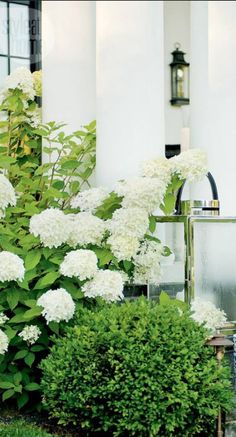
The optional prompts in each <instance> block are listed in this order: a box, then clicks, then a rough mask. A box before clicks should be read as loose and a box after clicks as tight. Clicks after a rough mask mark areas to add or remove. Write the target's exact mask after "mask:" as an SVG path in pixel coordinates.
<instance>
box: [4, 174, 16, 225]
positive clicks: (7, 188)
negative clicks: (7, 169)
mask: <svg viewBox="0 0 236 437" xmlns="http://www.w3.org/2000/svg"><path fill="white" fill-rule="evenodd" d="M9 205H11V206H15V205H16V195H15V191H14V188H13V186H12V184H11V183H10V182H9V180H8V179H7V178H6V177H5V176H4V175H3V174H0V218H2V217H4V216H5V209H6V208H7V207H8V206H9Z"/></svg>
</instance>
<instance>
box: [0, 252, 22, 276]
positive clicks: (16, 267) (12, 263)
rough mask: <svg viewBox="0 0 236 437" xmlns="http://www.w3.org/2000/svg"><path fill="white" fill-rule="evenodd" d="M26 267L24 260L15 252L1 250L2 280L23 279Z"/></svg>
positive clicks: (0, 271)
mask: <svg viewBox="0 0 236 437" xmlns="http://www.w3.org/2000/svg"><path fill="white" fill-rule="evenodd" d="M24 275H25V268H24V262H23V260H22V259H21V258H20V257H19V256H18V255H15V254H14V253H11V252H7V251H6V250H3V251H2V252H0V282H5V281H23V279H24Z"/></svg>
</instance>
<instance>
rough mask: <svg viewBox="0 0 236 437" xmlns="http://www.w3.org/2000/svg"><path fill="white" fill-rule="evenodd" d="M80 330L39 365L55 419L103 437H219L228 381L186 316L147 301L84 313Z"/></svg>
mask: <svg viewBox="0 0 236 437" xmlns="http://www.w3.org/2000/svg"><path fill="white" fill-rule="evenodd" d="M77 323H78V325H77V326H75V327H70V328H68V329H67V333H66V335H65V337H64V338H61V339H57V340H56V344H55V345H54V346H53V348H52V350H51V354H50V355H49V356H48V357H47V358H46V359H45V360H44V361H43V362H42V365H41V366H42V370H43V379H42V382H41V386H42V390H43V402H44V405H45V406H46V408H47V409H48V411H49V414H50V416H51V417H54V418H56V419H57V420H58V422H59V423H60V424H64V425H66V424H74V425H76V426H77V427H78V426H80V427H81V428H83V429H85V430H88V431H89V432H90V433H92V432H94V431H95V432H102V434H99V435H112V436H125V437H127V436H137V437H148V436H149V437H152V436H161V437H172V436H173V437H177V436H178V437H180V436H181V437H187V436H189V437H194V436H201V437H203V436H207V437H210V436H212V435H214V425H215V419H216V417H217V414H218V407H219V405H221V406H222V407H223V409H227V408H228V407H229V406H230V399H231V397H232V395H231V388H230V381H229V374H228V371H227V369H225V368H221V369H219V368H218V367H217V364H216V360H215V358H214V356H213V351H212V349H211V348H209V347H207V346H205V340H206V334H207V332H206V330H205V329H204V328H203V327H200V326H198V325H197V324H196V323H195V322H194V321H193V320H192V319H191V318H190V317H189V314H188V312H187V311H185V310H183V311H180V310H179V308H178V307H177V306H176V305H170V304H163V305H157V304H154V303H152V302H150V301H147V300H144V299H142V298H141V299H139V300H137V301H132V302H126V303H124V304H122V305H110V306H106V307H104V308H102V309H101V310H100V311H99V312H91V311H89V310H85V309H84V310H83V312H82V311H81V313H80V314H78V318H77ZM89 435H91V434H89Z"/></svg>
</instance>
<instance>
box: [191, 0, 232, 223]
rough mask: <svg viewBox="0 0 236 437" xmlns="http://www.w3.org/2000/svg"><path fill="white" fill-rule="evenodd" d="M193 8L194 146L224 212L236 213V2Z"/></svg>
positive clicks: (195, 2)
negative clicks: (204, 155) (203, 154)
mask: <svg viewBox="0 0 236 437" xmlns="http://www.w3.org/2000/svg"><path fill="white" fill-rule="evenodd" d="M191 6H192V52H191V54H192V62H191V72H192V77H191V83H192V92H191V111H192V114H191V141H192V146H194V147H204V148H205V149H206V150H207V152H208V157H209V169H210V171H211V172H212V174H213V176H214V177H215V179H216V182H217V185H218V188H219V195H220V200H221V205H222V208H221V212H222V214H224V215H235V214H236V196H235V194H234V191H235V188H234V187H235V179H236V178H235V162H236V146H235V144H236V122H235V101H236V86H235V71H236V50H235V41H236V3H235V2H231V1H210V2H204V1H203V2H198V1H192V2H191ZM205 197H206V195H205ZM208 197H209V196H208Z"/></svg>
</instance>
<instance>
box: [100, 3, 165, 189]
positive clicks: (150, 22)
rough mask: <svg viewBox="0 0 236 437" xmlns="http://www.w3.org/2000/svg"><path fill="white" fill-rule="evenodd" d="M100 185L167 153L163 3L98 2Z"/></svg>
mask: <svg viewBox="0 0 236 437" xmlns="http://www.w3.org/2000/svg"><path fill="white" fill-rule="evenodd" d="M96 41H97V121H98V141H97V183H98V184H105V185H109V186H112V184H113V183H114V181H116V180H118V179H122V178H126V177H129V176H134V175H137V174H138V171H139V166H140V162H141V161H142V160H144V159H148V158H152V157H154V156H157V155H160V154H164V51H163V2H162V1H109V2H107V1H97V40H96Z"/></svg>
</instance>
